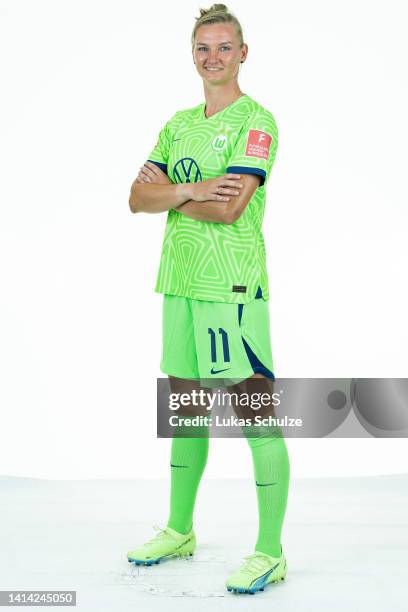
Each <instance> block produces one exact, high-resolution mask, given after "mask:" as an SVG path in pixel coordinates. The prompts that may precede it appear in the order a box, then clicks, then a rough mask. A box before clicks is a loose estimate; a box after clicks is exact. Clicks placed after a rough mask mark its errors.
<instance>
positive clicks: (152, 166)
mask: <svg viewBox="0 0 408 612" xmlns="http://www.w3.org/2000/svg"><path fill="white" fill-rule="evenodd" d="M145 166H147V167H148V168H150V170H151V171H152V172H153V174H158V172H157V170H159V168H158V167H157V166H156V164H152V162H149V161H147V162H145Z"/></svg>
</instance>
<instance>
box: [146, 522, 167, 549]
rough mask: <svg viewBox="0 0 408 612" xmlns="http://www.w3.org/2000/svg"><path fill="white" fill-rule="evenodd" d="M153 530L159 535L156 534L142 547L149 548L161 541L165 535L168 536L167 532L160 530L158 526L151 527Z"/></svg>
mask: <svg viewBox="0 0 408 612" xmlns="http://www.w3.org/2000/svg"><path fill="white" fill-rule="evenodd" d="M153 529H155V530H156V531H158V532H159V533H157V534H156V535H155V536H154V537H153V538H152V539H151V540H149V541H148V542H146V543H145V544H143V546H149V545H150V544H153V543H156V542H158V541H159V540H161V539H162V538H163V537H164V536H165V535H166V536H169V535H170V534H169V532H168V531H167V529H166V528H165V529H162V528H161V527H159V526H158V525H153Z"/></svg>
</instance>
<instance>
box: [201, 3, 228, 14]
mask: <svg viewBox="0 0 408 612" xmlns="http://www.w3.org/2000/svg"><path fill="white" fill-rule="evenodd" d="M208 13H228V8H227V7H226V6H225V4H213V5H212V6H210V8H209V9H200V17H203V15H208Z"/></svg>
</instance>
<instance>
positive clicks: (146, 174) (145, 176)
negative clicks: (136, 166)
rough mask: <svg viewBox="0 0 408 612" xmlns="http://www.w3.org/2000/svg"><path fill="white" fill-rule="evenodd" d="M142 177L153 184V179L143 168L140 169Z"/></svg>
mask: <svg viewBox="0 0 408 612" xmlns="http://www.w3.org/2000/svg"><path fill="white" fill-rule="evenodd" d="M140 176H141V178H142V179H143V180H144V181H145V182H148V183H151V182H152V181H153V177H151V176H150V175H149V174H148V173H147V172H145V171H144V170H143V169H142V168H141V169H140Z"/></svg>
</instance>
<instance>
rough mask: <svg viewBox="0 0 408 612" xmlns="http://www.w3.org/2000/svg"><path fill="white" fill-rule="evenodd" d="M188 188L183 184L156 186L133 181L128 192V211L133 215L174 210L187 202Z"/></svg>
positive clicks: (188, 196)
mask: <svg viewBox="0 0 408 612" xmlns="http://www.w3.org/2000/svg"><path fill="white" fill-rule="evenodd" d="M188 187H189V186H188V184H185V183H179V184H176V185H171V184H169V185H156V184H152V183H150V184H149V183H138V182H136V181H135V182H134V183H133V185H132V187H131V190H130V197H129V206H130V210H131V211H132V212H134V213H136V212H147V213H160V212H165V211H166V210H169V209H170V208H176V207H177V206H180V205H181V204H183V203H184V202H187V201H188V200H189V198H190V194H189V188H188Z"/></svg>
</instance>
